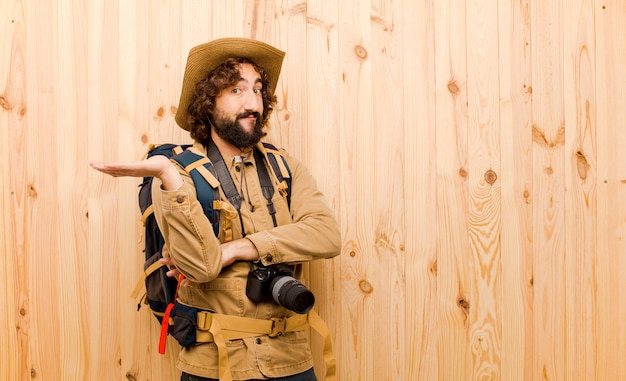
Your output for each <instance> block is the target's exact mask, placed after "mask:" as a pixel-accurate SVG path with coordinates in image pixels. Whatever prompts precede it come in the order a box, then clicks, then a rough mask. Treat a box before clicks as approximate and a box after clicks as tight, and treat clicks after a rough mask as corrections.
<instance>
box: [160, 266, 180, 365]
mask: <svg viewBox="0 0 626 381" xmlns="http://www.w3.org/2000/svg"><path fill="white" fill-rule="evenodd" d="M183 279H185V276H184V275H183V274H180V276H179V277H178V284H177V285H176V293H174V302H175V301H176V299H177V298H178V290H179V289H180V285H181V283H183ZM173 309H174V303H170V304H168V305H167V308H166V309H165V313H164V314H163V320H162V321H161V336H160V337H159V353H160V354H162V355H164V354H165V344H166V343H167V341H166V339H167V331H168V328H169V326H170V315H171V314H172V310H173Z"/></svg>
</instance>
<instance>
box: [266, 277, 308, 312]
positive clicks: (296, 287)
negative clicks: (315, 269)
mask: <svg viewBox="0 0 626 381" xmlns="http://www.w3.org/2000/svg"><path fill="white" fill-rule="evenodd" d="M270 288H271V290H272V297H273V298H274V301H275V302H276V303H278V304H280V305H281V306H283V307H285V308H288V309H290V310H292V311H294V312H297V313H299V314H305V313H307V312H309V310H311V308H313V304H315V296H313V293H312V292H311V291H309V290H308V289H307V288H306V287H305V286H304V285H303V284H302V283H300V282H298V280H297V279H295V278H293V277H290V276H282V277H276V278H275V279H274V280H273V281H272V285H271V287H270Z"/></svg>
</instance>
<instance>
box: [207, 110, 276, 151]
mask: <svg viewBox="0 0 626 381" xmlns="http://www.w3.org/2000/svg"><path fill="white" fill-rule="evenodd" d="M251 115H252V116H255V117H256V123H255V124H254V128H253V129H252V131H251V132H248V131H246V130H244V128H243V126H242V125H241V123H239V119H242V118H247V117H248V116H251ZM212 125H213V128H214V129H215V133H216V134H217V135H218V136H219V137H220V138H222V139H224V140H225V141H227V142H228V143H230V144H232V145H233V146H235V147H237V148H239V149H243V148H247V147H252V146H253V145H255V144H256V143H258V142H259V141H261V138H263V136H265V133H264V132H263V120H262V116H261V114H259V113H258V112H245V113H241V114H239V115H237V116H236V117H235V119H234V120H232V119H229V118H228V117H227V116H224V115H222V114H218V115H215V117H214V120H213V122H212Z"/></svg>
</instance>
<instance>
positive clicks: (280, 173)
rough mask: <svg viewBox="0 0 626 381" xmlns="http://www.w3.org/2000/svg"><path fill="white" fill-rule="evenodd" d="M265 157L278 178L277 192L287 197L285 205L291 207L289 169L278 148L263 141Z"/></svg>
mask: <svg viewBox="0 0 626 381" xmlns="http://www.w3.org/2000/svg"><path fill="white" fill-rule="evenodd" d="M263 148H264V150H265V152H264V153H265V157H267V161H268V162H269V164H270V166H271V167H272V171H274V174H275V175H276V178H277V179H278V183H279V184H280V185H279V188H278V190H279V192H281V194H282V195H283V196H285V198H286V199H287V206H288V207H289V208H290V209H291V170H290V169H289V166H288V165H287V161H286V160H285V157H284V156H283V155H282V154H281V153H280V150H279V149H278V148H276V147H275V146H274V145H272V144H270V143H266V142H263Z"/></svg>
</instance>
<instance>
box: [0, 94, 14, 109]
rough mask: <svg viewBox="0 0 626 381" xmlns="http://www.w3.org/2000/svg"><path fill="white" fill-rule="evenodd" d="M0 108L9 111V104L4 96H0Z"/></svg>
mask: <svg viewBox="0 0 626 381" xmlns="http://www.w3.org/2000/svg"><path fill="white" fill-rule="evenodd" d="M0 107H2V108H3V109H5V110H7V111H9V110H11V108H12V107H11V105H10V104H9V101H8V100H7V99H6V98H5V97H4V96H0Z"/></svg>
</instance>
